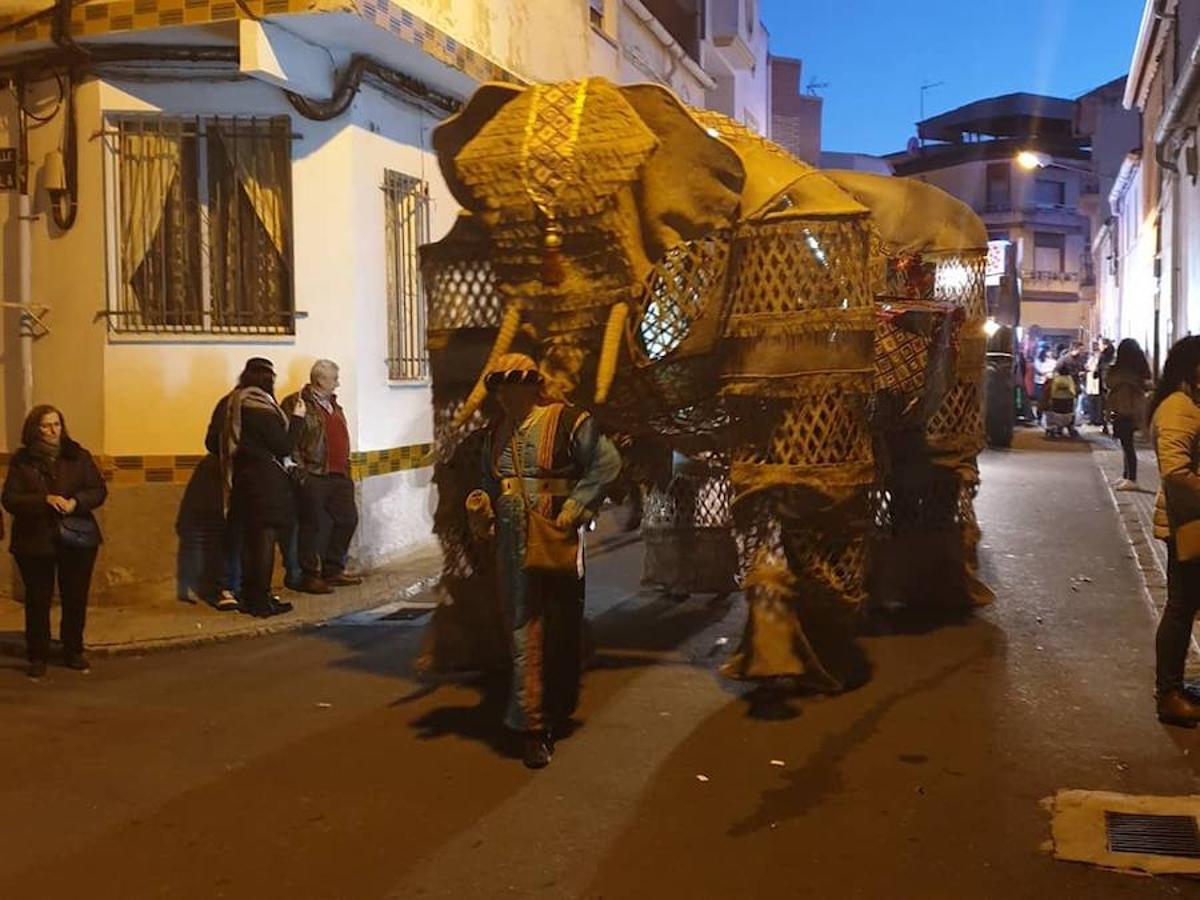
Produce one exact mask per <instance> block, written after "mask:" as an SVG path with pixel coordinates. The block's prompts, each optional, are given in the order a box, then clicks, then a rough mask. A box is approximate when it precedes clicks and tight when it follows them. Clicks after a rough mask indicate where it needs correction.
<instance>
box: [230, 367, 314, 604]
mask: <svg viewBox="0 0 1200 900" xmlns="http://www.w3.org/2000/svg"><path fill="white" fill-rule="evenodd" d="M304 414H305V409H304V403H303V401H300V402H298V403H297V404H296V405H295V407H294V408H293V410H292V415H291V416H290V417H289V416H288V415H287V414H286V413H285V412H284V411H283V410H282V409H280V407H279V404H278V403H276V401H275V368H274V366H273V365H272V364H271V362H270V360H266V359H262V358H261V357H255V358H254V359H251V360H249V361H248V362H247V363H246V368H245V370H243V372H242V375H241V377H240V378H239V379H238V387H237V388H236V389H235V390H234V391H233V392H232V393H231V394H229V396H228V397H226V398H225V399H224V400H223V401H222V403H219V404H218V405H217V409H216V410H215V411H214V414H213V416H214V420H213V426H210V431H211V430H212V427H214V426H219V429H220V430H219V432H218V435H219V437H218V451H219V453H218V455H219V457H220V460H221V475H222V480H223V484H224V490H225V496H226V497H227V498H228V500H227V509H228V517H227V519H228V521H229V522H230V523H232V527H234V528H237V529H238V530H239V531H240V535H241V545H242V546H241V569H242V594H241V609H242V611H243V612H247V613H249V614H250V615H253V616H259V617H266V616H272V615H277V614H279V613H285V612H289V611H290V610H291V609H292V605H291V604H290V603H283V602H281V601H280V600H279V598H278V597H276V596H275V595H274V594H273V593H272V592H271V573H272V569H273V568H274V563H275V544H276V543H279V544H280V545H281V546H286V545H287V543H288V541H289V540H290V537H291V531H292V529H293V528H294V527H295V524H296V497H295V492H294V488H293V485H292V479H291V477H290V476H289V475H288V473H287V470H286V469H285V467H284V461H285V460H286V459H287V458H288V457H290V456H291V454H292V452H293V450H294V449H295V445H296V441H297V440H298V439H299V436H300V432H301V431H302V429H303V427H304ZM218 417H219V418H218Z"/></svg>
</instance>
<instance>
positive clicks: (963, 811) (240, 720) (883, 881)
mask: <svg viewBox="0 0 1200 900" xmlns="http://www.w3.org/2000/svg"><path fill="white" fill-rule="evenodd" d="M1096 440H1097V442H1098V443H1099V439H1098V438H1097V439H1096ZM1107 444H1108V442H1106V441H1105V442H1104V443H1103V445H1102V446H1105V447H1106V446H1107ZM983 475H984V489H983V491H982V493H981V496H980V500H979V510H980V517H981V520H982V526H983V529H984V539H983V540H984V546H985V548H986V549H985V550H984V551H983V556H984V567H985V575H986V576H987V577H988V579H989V580H990V581H991V583H992V584H994V585H995V587H996V590H997V593H998V595H999V600H998V602H997V603H996V604H995V605H994V606H992V607H990V608H987V609H985V610H983V611H982V612H980V613H978V614H976V615H974V616H972V617H970V618H969V619H967V620H965V621H963V622H961V623H958V624H941V625H934V624H932V623H924V624H923V623H911V622H910V623H908V624H907V625H905V626H904V630H903V631H902V633H891V634H879V635H877V636H873V637H868V638H866V639H865V641H864V644H865V646H866V648H867V650H868V653H869V655H870V657H871V659H872V661H873V663H874V667H875V671H874V677H873V679H872V681H871V682H870V684H868V685H867V686H866V687H864V688H862V689H860V690H857V691H853V692H850V693H847V694H844V695H841V696H836V697H823V698H811V699H796V700H794V701H791V702H790V703H789V704H787V707H789V708H783V709H772V710H770V711H769V715H770V716H778V717H779V718H772V717H768V713H760V717H757V718H756V717H755V716H754V715H751V714H750V713H751V707H750V706H749V705H748V703H747V700H746V699H745V697H744V696H743V694H744V689H742V688H738V687H733V686H731V685H730V683H729V682H726V681H723V680H722V679H721V677H720V676H719V675H718V674H717V673H716V671H715V670H716V667H717V666H718V665H719V664H720V663H721V662H722V661H723V660H724V658H725V657H726V656H727V654H728V651H729V649H730V647H731V646H732V645H733V644H735V643H736V640H737V636H738V633H739V630H740V626H741V622H742V619H743V615H744V611H743V604H742V600H741V598H740V597H735V598H733V599H732V600H731V601H730V602H728V603H718V604H713V603H712V602H710V598H704V597H701V598H694V599H691V600H688V601H686V602H682V603H680V602H676V601H673V600H663V599H657V598H656V597H655V596H653V595H641V594H639V592H638V584H637V582H638V573H639V572H640V570H641V546H640V544H636V543H635V544H632V545H628V546H625V547H619V548H618V549H616V550H614V551H611V552H607V553H604V554H602V555H600V556H598V557H597V558H596V559H595V560H594V567H593V571H592V576H591V577H592V580H591V589H590V596H589V601H588V609H589V616H590V618H591V620H592V624H593V627H594V633H595V638H596V641H597V645H598V649H597V653H596V656H595V659H594V660H593V662H592V664H591V667H590V669H589V671H588V672H587V673H586V676H585V686H584V695H583V702H582V706H581V709H580V711H579V713H578V715H577V719H578V727H577V729H576V730H575V732H574V733H573V734H572V735H571V736H570V737H569V738H568V739H566V740H564V741H562V742H560V744H559V746H558V749H557V751H556V753H555V758H554V762H553V764H552V765H551V766H550V767H549V768H548V769H546V770H545V771H543V772H536V773H533V772H529V771H528V770H526V769H524V768H523V767H522V766H521V765H520V761H519V759H518V758H514V757H512V755H511V754H512V752H513V751H512V750H511V748H510V747H509V744H508V741H507V739H506V735H505V733H504V731H503V729H502V728H501V727H500V726H499V713H500V708H501V706H502V698H503V690H504V686H503V685H499V686H498V687H499V692H498V693H497V692H496V691H495V690H493V691H491V692H489V691H487V690H485V689H483V688H482V687H481V686H480V685H479V684H477V683H470V682H467V683H446V684H440V685H438V686H434V685H432V684H426V683H422V682H420V681H416V680H414V679H413V678H412V677H411V676H410V675H409V667H410V664H411V662H412V659H413V656H414V654H415V652H416V649H417V646H418V642H419V638H420V626H419V625H412V624H408V623H406V624H387V625H385V624H380V625H377V626H353V627H332V626H331V627H326V628H320V629H316V630H312V631H308V632H305V633H303V634H300V635H282V636H275V637H268V638H261V639H248V640H239V641H231V642H228V643H224V644H220V645H216V646H211V647H207V648H198V649H182V650H175V651H163V652H159V653H153V654H147V655H145V656H141V657H127V656H121V657H113V658H99V659H98V660H97V662H96V665H95V667H94V669H93V671H92V672H91V673H90V674H88V675H80V674H78V673H75V672H71V671H68V670H66V669H61V668H52V670H51V676H50V677H49V678H48V679H46V680H45V681H44V683H40V684H31V683H29V682H28V680H27V679H26V678H25V677H24V676H23V675H22V674H21V673H20V670H19V669H18V667H17V661H16V660H8V661H7V663H6V666H5V668H4V669H3V670H0V671H2V673H3V677H0V703H2V704H3V711H4V712H3V715H4V723H5V728H4V731H5V740H4V741H3V744H2V747H3V749H2V750H0V803H2V804H3V807H4V808H5V809H6V810H8V811H9V814H8V815H6V816H5V818H4V824H3V826H2V828H3V832H2V833H0V846H4V847H6V848H8V850H6V851H5V852H4V853H3V854H2V855H0V896H3V897H31V898H32V897H43V898H58V897H63V898H65V897H71V896H77V895H78V892H79V890H80V889H81V886H84V887H83V890H84V891H85V892H86V894H87V895H88V896H90V897H92V898H95V900H101V898H109V897H112V898H130V897H138V898H142V897H147V898H149V897H181V898H182V897H195V898H216V897H228V898H241V897H305V898H310V897H311V898H326V897H328V898H356V900H368V898H377V897H378V898H384V897H390V898H409V897H459V898H463V897H508V896H512V897H526V896H537V897H586V898H635V897H696V898H701V897H703V898H708V897H712V898H717V897H761V898H774V897H780V898H783V897H839V898H843V897H844V898H852V897H864V898H868V897H896V898H909V897H912V898H917V897H930V898H942V897H945V898H959V897H996V898H1000V897H1004V898H1017V897H1021V898H1036V897H1105V898H1108V897H1113V898H1116V897H1130V898H1132V897H1138V898H1142V897H1174V896H1195V891H1196V888H1195V887H1194V886H1193V885H1189V884H1188V883H1187V882H1185V881H1180V880H1173V879H1158V880H1153V881H1151V880H1148V879H1145V878H1138V877H1130V876H1129V875H1124V874H1116V873H1112V872H1105V871H1100V870H1096V869H1091V868H1087V867H1085V866H1081V865H1076V864H1071V863H1065V862H1059V861H1055V860H1054V859H1053V858H1052V857H1051V856H1050V854H1049V853H1048V852H1047V851H1046V849H1045V848H1044V846H1043V845H1044V844H1045V843H1046V842H1047V841H1048V840H1049V837H1050V831H1049V819H1048V813H1047V811H1046V810H1045V809H1043V808H1042V806H1041V801H1042V800H1043V798H1046V797H1049V796H1051V795H1053V794H1054V793H1055V791H1057V790H1060V789H1065V788H1084V789H1094V790H1115V791H1122V792H1128V793H1135V794H1187V793H1191V792H1193V791H1194V789H1195V784H1196V776H1197V772H1198V766H1200V741H1198V740H1197V735H1196V732H1195V731H1181V730H1178V729H1169V728H1166V727H1164V726H1162V725H1159V724H1158V723H1157V722H1156V721H1155V719H1154V703H1153V696H1152V692H1151V690H1150V687H1149V672H1150V670H1151V669H1152V665H1153V629H1154V617H1153V614H1152V612H1151V611H1150V609H1149V608H1148V607H1147V605H1146V600H1145V599H1144V596H1145V592H1144V588H1143V586H1142V582H1141V575H1140V574H1139V573H1138V571H1137V569H1136V568H1135V561H1134V560H1133V559H1131V558H1130V557H1131V556H1132V551H1131V549H1130V547H1129V544H1128V542H1127V539H1126V537H1125V536H1124V533H1123V532H1122V531H1121V525H1120V523H1119V521H1118V518H1117V514H1116V511H1115V509H1114V507H1113V504H1112V500H1111V495H1110V494H1109V492H1108V488H1107V487H1106V486H1105V484H1104V481H1103V478H1102V475H1101V472H1100V469H1099V468H1097V466H1096V465H1095V464H1094V461H1093V459H1092V458H1091V454H1090V453H1089V450H1088V448H1087V447H1086V446H1083V445H1054V444H1050V445H1047V443H1046V442H1045V441H1044V440H1043V439H1042V438H1041V437H1040V435H1035V434H1033V433H1025V434H1024V435H1022V436H1021V437H1020V438H1019V441H1018V448H1017V449H1015V450H1013V451H1010V452H1002V453H1001V452H994V453H988V454H986V455H985V456H984V458H983ZM1049 510H1052V511H1053V515H1047V514H1046V511H1049ZM1063 523H1065V524H1063ZM1085 572H1086V573H1089V577H1091V578H1092V581H1091V582H1090V583H1083V584H1079V583H1078V582H1076V581H1075V580H1074V579H1077V578H1078V577H1079V576H1080V574H1081V573H1085ZM1073 585H1075V587H1073ZM898 630H899V629H898ZM722 638H728V639H729V643H724V642H721V639H722ZM756 712H758V711H757V710H756ZM780 762H782V765H779V764H778V763H780ZM701 775H703V776H705V777H706V778H707V781H700V780H698V777H697V776H701Z"/></svg>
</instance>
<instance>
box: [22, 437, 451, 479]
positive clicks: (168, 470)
mask: <svg viewBox="0 0 1200 900" xmlns="http://www.w3.org/2000/svg"><path fill="white" fill-rule="evenodd" d="M10 458H11V454H8V453H0V474H2V472H3V470H6V469H7V468H8V461H9V459H10ZM203 459H204V456H203V455H195V454H192V455H177V456H101V457H98V458H97V460H96V464H97V465H98V466H100V471H101V472H102V473H103V474H104V480H105V481H108V482H110V483H111V484H187V482H188V480H189V479H190V478H191V477H192V472H193V471H195V469H196V467H197V466H198V465H200V462H201V460H203ZM433 459H434V454H433V444H413V445H411V446H408V447H392V448H390V449H388V450H367V451H365V452H358V453H351V454H350V477H351V478H352V479H354V480H355V481H363V480H364V479H367V478H370V477H371V476H373V475H390V474H392V473H393V472H404V471H409V470H411V469H424V468H428V467H429V466H432V465H433Z"/></svg>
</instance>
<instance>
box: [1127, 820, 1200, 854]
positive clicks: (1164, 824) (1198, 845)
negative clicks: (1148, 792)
mask: <svg viewBox="0 0 1200 900" xmlns="http://www.w3.org/2000/svg"><path fill="white" fill-rule="evenodd" d="M1104 822H1105V826H1106V828H1107V830H1108V849H1109V851H1110V852H1112V853H1138V854H1143V855H1149V856H1178V857H1183V858H1185V859H1200V827H1197V822H1196V819H1195V817H1193V816H1156V815H1146V814H1136V813H1119V812H1111V811H1106V812H1105V813H1104Z"/></svg>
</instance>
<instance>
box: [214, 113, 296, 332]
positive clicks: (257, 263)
mask: <svg viewBox="0 0 1200 900" xmlns="http://www.w3.org/2000/svg"><path fill="white" fill-rule="evenodd" d="M290 140H291V136H290V125H289V124H288V120H287V119H286V118H276V119H271V120H270V121H269V122H259V121H255V120H254V119H250V120H249V121H244V120H236V119H233V120H221V119H217V120H213V121H212V122H211V123H210V124H209V126H208V141H207V147H208V190H209V204H210V207H209V208H210V216H209V232H210V243H211V247H212V294H213V319H214V322H216V323H218V324H221V325H226V326H239V325H241V326H248V325H253V326H264V325H265V326H276V327H290V326H291V324H292V323H291V318H290V316H289V315H288V314H289V313H290V312H291V310H292V287H291V247H290V244H289V235H290V233H291V227H290V221H291V183H290V177H289V176H290V165H289V163H290V154H291V150H290Z"/></svg>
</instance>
